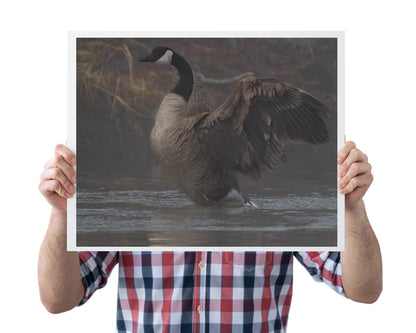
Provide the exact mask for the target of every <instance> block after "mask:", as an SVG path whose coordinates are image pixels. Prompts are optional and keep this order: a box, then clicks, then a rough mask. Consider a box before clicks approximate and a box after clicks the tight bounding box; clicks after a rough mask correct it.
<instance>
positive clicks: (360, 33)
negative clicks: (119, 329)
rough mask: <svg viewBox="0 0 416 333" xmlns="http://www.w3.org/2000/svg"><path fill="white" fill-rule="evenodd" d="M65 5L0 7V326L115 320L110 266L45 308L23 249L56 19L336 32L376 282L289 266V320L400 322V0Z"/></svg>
mask: <svg viewBox="0 0 416 333" xmlns="http://www.w3.org/2000/svg"><path fill="white" fill-rule="evenodd" d="M9 3H10V2H9ZM66 3H67V4H66V5H65V4H61V3H58V2H52V1H33V2H29V1H23V2H14V3H13V4H8V5H3V6H2V7H3V8H2V11H1V12H2V15H1V16H2V18H1V20H0V24H1V29H0V33H1V39H0V43H1V51H0V57H1V61H0V75H1V81H0V84H1V89H0V96H1V121H0V135H1V140H0V144H1V150H0V154H1V161H2V163H1V173H0V176H1V177H2V186H1V192H0V195H1V203H2V204H1V209H0V214H1V216H0V221H1V224H2V227H3V231H2V232H1V236H0V237H1V242H0V246H1V254H2V265H1V266H2V267H1V274H0V279H1V282H0V288H1V293H0V295H1V305H2V308H3V313H2V316H1V317H2V320H1V322H0V331H2V332H23V331H36V332H38V331H39V332H76V331H79V332H84V331H85V332H86V331H91V332H99V331H101V332H111V331H113V330H114V326H115V309H116V291H117V279H116V276H117V272H114V276H113V277H112V278H111V279H110V283H109V285H108V286H107V287H106V288H105V289H104V290H102V291H100V292H99V293H97V294H96V295H95V296H94V297H93V298H92V300H91V301H90V302H89V303H87V304H86V305H85V306H83V307H81V308H79V309H76V310H74V311H71V312H69V313H65V314H62V315H51V314H49V313H47V312H46V310H44V308H43V307H42V305H41V303H40V301H39V296H38V289H37V277H36V269H37V254H38V249H39V246H40V243H41V240H42V238H43V235H44V232H45V230H46V228H47V223H48V216H49V208H48V206H47V204H46V203H45V201H44V200H43V198H42V197H41V195H40V194H39V193H38V190H37V185H38V182H39V175H40V173H41V171H42V169H43V165H44V163H45V162H46V160H47V159H49V158H50V157H51V156H52V154H53V147H54V145H55V143H58V142H65V139H66V103H67V96H66V93H67V90H66V89H67V87H66V75H67V72H66V66H67V58H66V56H67V49H66V46H67V45H66V33H67V31H68V30H107V31H111V30H117V31H140V30H150V31H155V30H165V31H166V30H176V31H178V30H183V31H187V30H191V31H192V30H195V31H196V30H222V31H226V30H233V31H251V30H263V31H267V30H272V31H273V30H274V31H277V30H286V31H291V30H345V31H346V133H347V138H348V139H353V140H355V141H356V142H357V144H358V146H359V147H360V148H361V149H362V150H363V151H364V152H366V153H367V154H368V156H369V159H370V162H371V163H372V165H373V172H374V176H375V181H374V183H373V185H372V187H371V189H370V191H369V193H368V194H367V196H366V204H367V209H368V213H369V217H370V219H371V221H372V225H373V228H374V230H375V232H376V234H377V235H378V238H379V240H380V244H381V247H382V252H383V259H384V292H383V294H382V296H381V298H380V299H379V301H378V302H377V303H376V304H373V305H361V304H356V303H353V302H351V301H348V300H345V299H342V298H341V297H339V296H337V295H336V294H335V293H333V292H332V291H331V290H329V288H326V287H325V286H323V285H321V284H317V283H315V282H313V281H312V279H311V278H310V277H309V275H308V274H307V273H306V271H305V270H303V268H301V267H300V266H299V265H297V266H296V269H295V287H294V297H293V307H292V310H291V313H290V319H289V332H290V333H297V332H305V331H306V330H307V331H308V332H334V331H336V332H338V333H341V332H351V331H353V332H409V331H411V330H412V328H413V329H414V326H415V325H414V320H413V316H412V315H413V311H412V308H411V307H410V306H409V304H411V303H410V301H412V300H413V299H414V298H415V296H416V295H415V291H414V288H413V285H412V283H413V280H414V276H415V275H416V274H415V273H416V269H415V265H414V264H413V263H412V259H413V256H412V254H411V252H410V250H411V248H412V244H413V239H414V237H413V233H414V232H415V225H414V222H415V218H414V216H413V214H412V213H413V210H412V208H413V207H412V205H413V204H414V203H413V200H412V195H413V193H414V188H415V176H414V174H413V172H412V171H413V170H414V162H415V157H414V156H415V155H414V154H415V153H414V151H415V149H414V145H413V143H414V131H415V130H414V127H415V126H414V122H415V117H414V116H413V114H414V112H415V103H414V95H415V83H414V82H415V74H416V73H415V72H416V71H415V65H414V59H416V54H415V51H414V50H415V48H414V45H413V44H414V31H415V23H414V21H413V19H414V18H413V16H414V15H413V13H414V11H413V10H412V9H411V7H410V5H408V3H410V2H405V1H396V2H394V3H393V4H392V3H391V2H386V1H366V2H364V1H349V2H348V3H347V2H345V4H340V2H335V1H307V0H303V1H285V2H284V3H280V2H279V1H276V0H275V1H256V2H252V1H251V2H250V3H249V5H248V6H244V5H243V4H242V2H231V1H230V2H229V3H228V2H226V1H210V2H208V1H204V2H195V1H193V2H192V3H193V4H192V8H195V9H196V10H198V12H195V15H194V14H193V13H192V11H189V17H186V18H185V19H184V17H183V16H184V13H183V12H182V11H178V13H181V17H182V19H178V20H175V19H174V18H173V17H171V16H168V15H170V14H172V13H174V10H175V8H176V7H178V2H174V1H169V2H167V1H166V2H163V1H162V2H161V1H159V2H157V4H156V5H153V6H152V5H151V4H150V3H151V2H150V1H147V5H146V4H144V2H143V1H141V2H139V1H134V2H130V1H119V2H114V1H111V2H110V1H96V0H94V1H88V2H87V1H78V0H75V1H71V2H66ZM161 3H163V5H161ZM196 3H200V5H198V6H197V5H196ZM232 3H234V4H232ZM115 4H117V5H115ZM185 5H186V4H185V2H183V3H182V6H185ZM202 11H203V14H202ZM227 11H228V12H227ZM230 12H233V13H232V14H230ZM229 20H231V21H229ZM4 311H5V313H4Z"/></svg>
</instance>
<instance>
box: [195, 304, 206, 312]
mask: <svg viewBox="0 0 416 333" xmlns="http://www.w3.org/2000/svg"><path fill="white" fill-rule="evenodd" d="M203 310H204V309H203V308H202V306H200V305H198V307H197V308H196V311H198V313H201V312H202V311H203Z"/></svg>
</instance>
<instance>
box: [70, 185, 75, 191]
mask: <svg viewBox="0 0 416 333" xmlns="http://www.w3.org/2000/svg"><path fill="white" fill-rule="evenodd" d="M69 192H70V193H74V192H75V186H74V185H71V186H70V187H69Z"/></svg>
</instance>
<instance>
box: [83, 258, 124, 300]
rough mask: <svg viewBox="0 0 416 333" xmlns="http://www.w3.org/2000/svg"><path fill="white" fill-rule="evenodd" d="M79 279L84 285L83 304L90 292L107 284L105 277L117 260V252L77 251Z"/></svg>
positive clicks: (108, 274) (90, 294)
mask: <svg viewBox="0 0 416 333" xmlns="http://www.w3.org/2000/svg"><path fill="white" fill-rule="evenodd" d="M78 256H79V262H80V267H81V281H82V284H83V285H84V286H85V294H84V298H83V299H82V301H81V302H80V304H79V305H82V304H84V303H85V302H86V301H87V300H88V299H89V298H90V297H91V296H92V294H93V293H94V292H95V291H96V290H97V289H100V288H102V287H104V286H105V285H106V284H107V279H108V277H109V276H110V274H111V271H112V270H113V268H114V266H115V265H116V264H117V262H118V252H79V253H78Z"/></svg>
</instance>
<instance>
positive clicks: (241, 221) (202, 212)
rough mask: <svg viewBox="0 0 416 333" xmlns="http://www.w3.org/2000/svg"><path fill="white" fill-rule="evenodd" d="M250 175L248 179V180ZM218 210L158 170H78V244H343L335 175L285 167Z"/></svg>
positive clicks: (246, 182) (244, 184) (249, 184)
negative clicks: (200, 203)
mask: <svg viewBox="0 0 416 333" xmlns="http://www.w3.org/2000/svg"><path fill="white" fill-rule="evenodd" d="M243 178H244V179H243ZM243 178H242V179H241V180H240V185H241V188H242V189H243V190H244V191H245V192H246V193H247V194H248V196H249V198H250V199H251V201H252V202H253V203H254V204H255V206H244V205H243V204H242V202H241V200H240V199H239V198H238V195H237V194H236V193H231V195H230V196H229V197H228V198H227V199H226V200H224V202H222V203H221V204H219V205H215V206H212V207H201V206H198V205H195V204H194V203H192V201H191V200H190V199H189V198H188V197H187V196H186V194H184V193H183V192H181V191H180V189H178V188H177V187H176V186H175V185H174V184H173V183H172V182H170V181H169V179H167V178H166V177H165V175H164V174H163V172H162V171H161V170H160V168H159V167H153V168H150V169H148V170H141V171H140V170H135V171H128V172H127V171H123V172H114V171H112V172H111V171H107V172H94V173H92V172H84V173H82V172H78V184H79V185H78V192H77V245H78V246H120V247H122V246H123V247H124V246H129V247H134V246H146V247H147V246H150V247H151V246H165V247H169V246H203V247H210V246H213V247H218V246H221V247H226V246H233V247H236V246H238V247H249V246H257V247H259V246H276V247H282V246H286V247H287V246H336V239H337V220H336V217H337V194H336V193H337V192H336V176H334V173H333V172H329V171H324V172H322V171H320V172H317V171H315V172H313V171H304V170H300V171H299V170H298V171H293V170H291V168H290V167H286V168H284V167H283V168H280V170H279V172H276V171H275V172H273V173H271V174H268V175H266V176H265V179H264V180H263V181H262V182H260V183H257V182H253V181H251V180H250V179H245V177H243Z"/></svg>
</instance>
